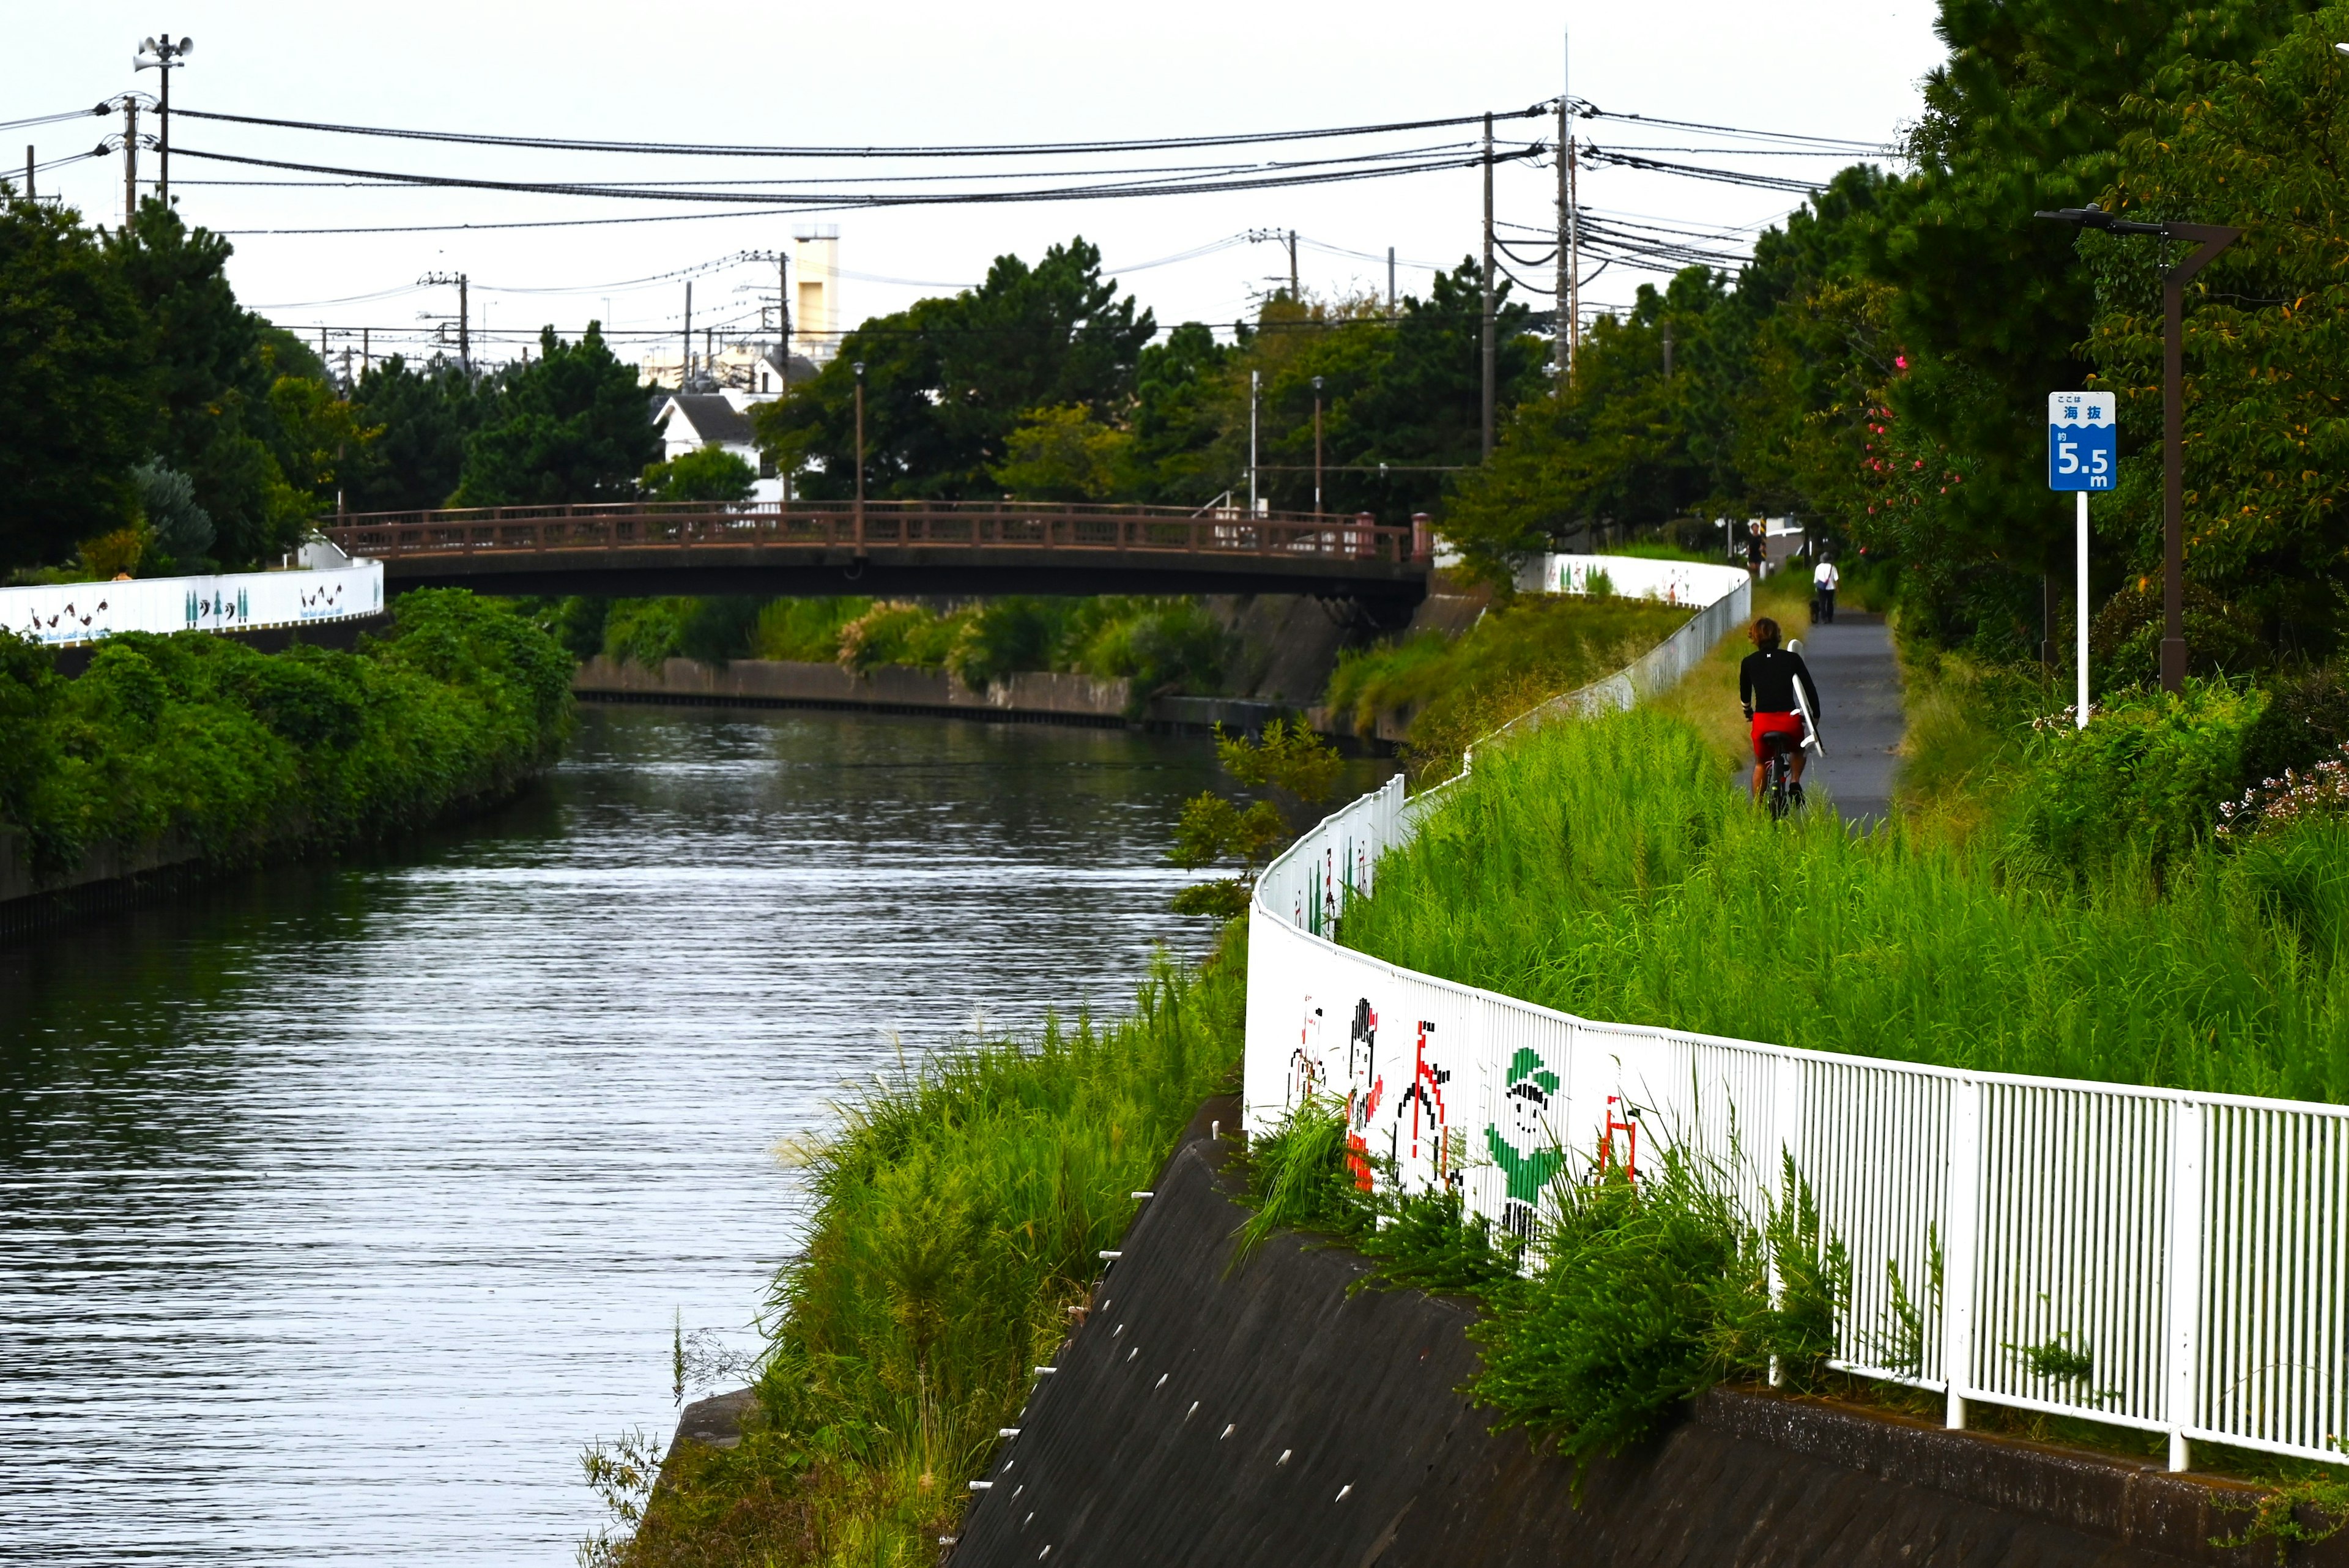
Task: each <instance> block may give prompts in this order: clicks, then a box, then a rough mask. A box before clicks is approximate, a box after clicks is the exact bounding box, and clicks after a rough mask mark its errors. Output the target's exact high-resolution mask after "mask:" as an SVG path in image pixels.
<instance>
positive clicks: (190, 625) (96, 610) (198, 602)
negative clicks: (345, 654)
mask: <svg viewBox="0 0 2349 1568" xmlns="http://www.w3.org/2000/svg"><path fill="white" fill-rule="evenodd" d="M382 608H383V563H382V562H380V561H353V562H351V563H350V564H349V565H348V566H336V567H334V568H332V569H329V570H325V571H285V572H243V573H239V574H237V575H235V576H220V577H140V578H137V579H135V580H132V581H129V582H115V583H59V584H57V585H56V586H54V587H36V588H0V628H6V629H7V630H10V631H13V632H15V633H16V635H17V636H19V637H22V638H26V639H29V640H31V641H34V642H38V643H46V644H49V645H51V646H61V645H63V644H66V643H72V642H96V641H98V640H99V639H103V638H109V637H112V636H113V635H114V634H115V633H117V632H120V631H153V632H172V631H243V630H247V629H254V630H257V629H259V628H263V627H273V626H306V625H309V624H312V623H314V622H320V621H336V620H351V619H354V618H358V617H361V616H370V615H374V614H375V613H376V612H377V611H378V610H380V609H382Z"/></svg>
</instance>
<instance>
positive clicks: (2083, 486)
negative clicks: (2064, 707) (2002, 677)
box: [2047, 392, 2120, 730]
mask: <svg viewBox="0 0 2349 1568" xmlns="http://www.w3.org/2000/svg"><path fill="white" fill-rule="evenodd" d="M2119 467H2120V414H2119V405H2118V400H2116V398H2115V397H2114V395H2113V394H2112V393H2110V392H2050V393H2048V394H2047V488H2048V489H2050V490H2054V491H2065V490H2068V491H2071V492H2072V493H2074V494H2075V495H2076V496H2078V497H2079V529H2078V538H2077V541H2076V544H2075V556H2076V561H2075V570H2076V574H2077V576H2078V589H2077V595H2076V597H2075V599H2074V600H2073V603H2074V604H2075V607H2076V609H2075V614H2074V617H2073V618H2074V619H2075V620H2076V621H2077V622H2078V623H2079V625H2078V626H2077V628H2075V630H2076V632H2077V634H2078V639H2079V650H2078V660H2077V661H2078V666H2079V670H2078V680H2079V695H2078V699H2077V701H2075V704H2074V707H2073V713H2074V716H2075V722H2077V724H2078V725H2079V727H2080V728H2081V729H2084V730H2085V729H2086V728H2087V727H2088V493H2089V492H2090V491H2092V490H2110V489H2111V488H2112V487H2113V481H2114V479H2115V477H2116V475H2117V473H2118V472H2119Z"/></svg>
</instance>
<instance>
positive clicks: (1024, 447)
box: [995, 403, 1133, 501]
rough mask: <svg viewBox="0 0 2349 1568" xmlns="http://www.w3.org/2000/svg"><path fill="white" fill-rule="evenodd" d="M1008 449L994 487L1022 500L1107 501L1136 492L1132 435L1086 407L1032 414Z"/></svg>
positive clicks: (1071, 406)
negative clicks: (1100, 418) (1125, 492)
mask: <svg viewBox="0 0 2349 1568" xmlns="http://www.w3.org/2000/svg"><path fill="white" fill-rule="evenodd" d="M1005 444H1006V446H1007V448H1008V450H1009V455H1008V456H1007V457H1006V459H1005V461H1004V462H1001V463H999V464H998V465H997V467H996V469H995V482H996V483H998V484H1000V485H1002V486H1003V488H1004V489H1005V490H1007V491H1009V493H1012V494H1014V495H1017V496H1019V497H1020V498H1022V499H1023V500H1030V501H1107V500H1109V499H1111V498H1112V497H1113V496H1116V495H1118V494H1120V493H1123V492H1124V491H1127V490H1129V489H1131V488H1133V434H1132V433H1131V432H1130V431H1123V430H1120V429H1118V428H1117V427H1115V426H1113V425H1108V424H1104V423H1102V421H1100V420H1097V419H1095V418H1094V417H1093V416H1092V410H1088V409H1087V408H1086V407H1085V406H1084V405H1083V404H1082V403H1068V404H1064V405H1062V406H1061V407H1058V408H1043V409H1032V410H1029V412H1028V415H1027V416H1026V417H1025V418H1024V419H1022V420H1021V421H1020V422H1019V428H1018V429H1016V430H1014V431H1012V432H1011V434H1010V437H1009V440H1008V441H1006V443H1005Z"/></svg>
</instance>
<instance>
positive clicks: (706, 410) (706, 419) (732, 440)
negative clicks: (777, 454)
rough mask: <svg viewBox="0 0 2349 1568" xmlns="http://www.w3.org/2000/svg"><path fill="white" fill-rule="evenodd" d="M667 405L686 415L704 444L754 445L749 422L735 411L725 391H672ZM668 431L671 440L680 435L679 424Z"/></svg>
mask: <svg viewBox="0 0 2349 1568" xmlns="http://www.w3.org/2000/svg"><path fill="white" fill-rule="evenodd" d="M668 404H669V406H672V407H674V408H675V409H676V410H677V411H678V414H679V415H681V416H683V418H684V420H685V422H686V423H687V424H688V425H689V426H690V427H692V430H693V433H694V435H695V436H696V437H698V439H699V440H700V441H701V444H702V445H704V446H708V445H709V444H711V443H712V442H716V443H718V444H719V445H721V446H749V445H750V444H751V440H750V421H749V420H748V419H745V418H744V417H743V416H742V415H741V414H740V413H739V412H738V411H736V410H735V407H734V405H733V404H731V403H730V402H728V401H727V400H726V399H725V396H724V395H723V394H722V393H719V392H672V393H670V394H669V398H668ZM668 434H669V438H670V439H671V440H672V441H673V440H675V439H676V438H677V436H678V430H677V427H676V426H674V425H672V426H670V427H669V431H668Z"/></svg>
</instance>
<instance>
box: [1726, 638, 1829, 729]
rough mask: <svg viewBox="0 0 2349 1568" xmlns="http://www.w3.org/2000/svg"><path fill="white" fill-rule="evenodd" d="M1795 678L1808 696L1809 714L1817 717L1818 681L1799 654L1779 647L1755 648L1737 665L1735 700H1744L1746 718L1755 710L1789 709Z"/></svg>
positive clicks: (1788, 711)
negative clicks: (1812, 677)
mask: <svg viewBox="0 0 2349 1568" xmlns="http://www.w3.org/2000/svg"><path fill="white" fill-rule="evenodd" d="M1797 680H1800V681H1801V682H1802V683H1803V694H1804V695H1805V696H1806V697H1808V698H1809V699H1810V700H1811V717H1812V718H1814V719H1816V718H1817V717H1818V716H1819V688H1818V683H1817V682H1816V681H1814V680H1812V679H1811V672H1810V670H1809V669H1808V667H1806V665H1805V664H1804V663H1803V656H1802V655H1801V654H1799V653H1789V652H1787V651H1786V650H1785V649H1783V648H1763V649H1754V651H1753V652H1752V653H1749V654H1747V655H1746V656H1745V660H1744V663H1742V664H1740V665H1739V666H1738V667H1737V700H1738V701H1741V702H1743V703H1744V704H1745V716H1746V717H1747V718H1749V719H1750V718H1752V717H1753V716H1754V714H1756V713H1792V712H1794V711H1796V710H1795V681H1797Z"/></svg>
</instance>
